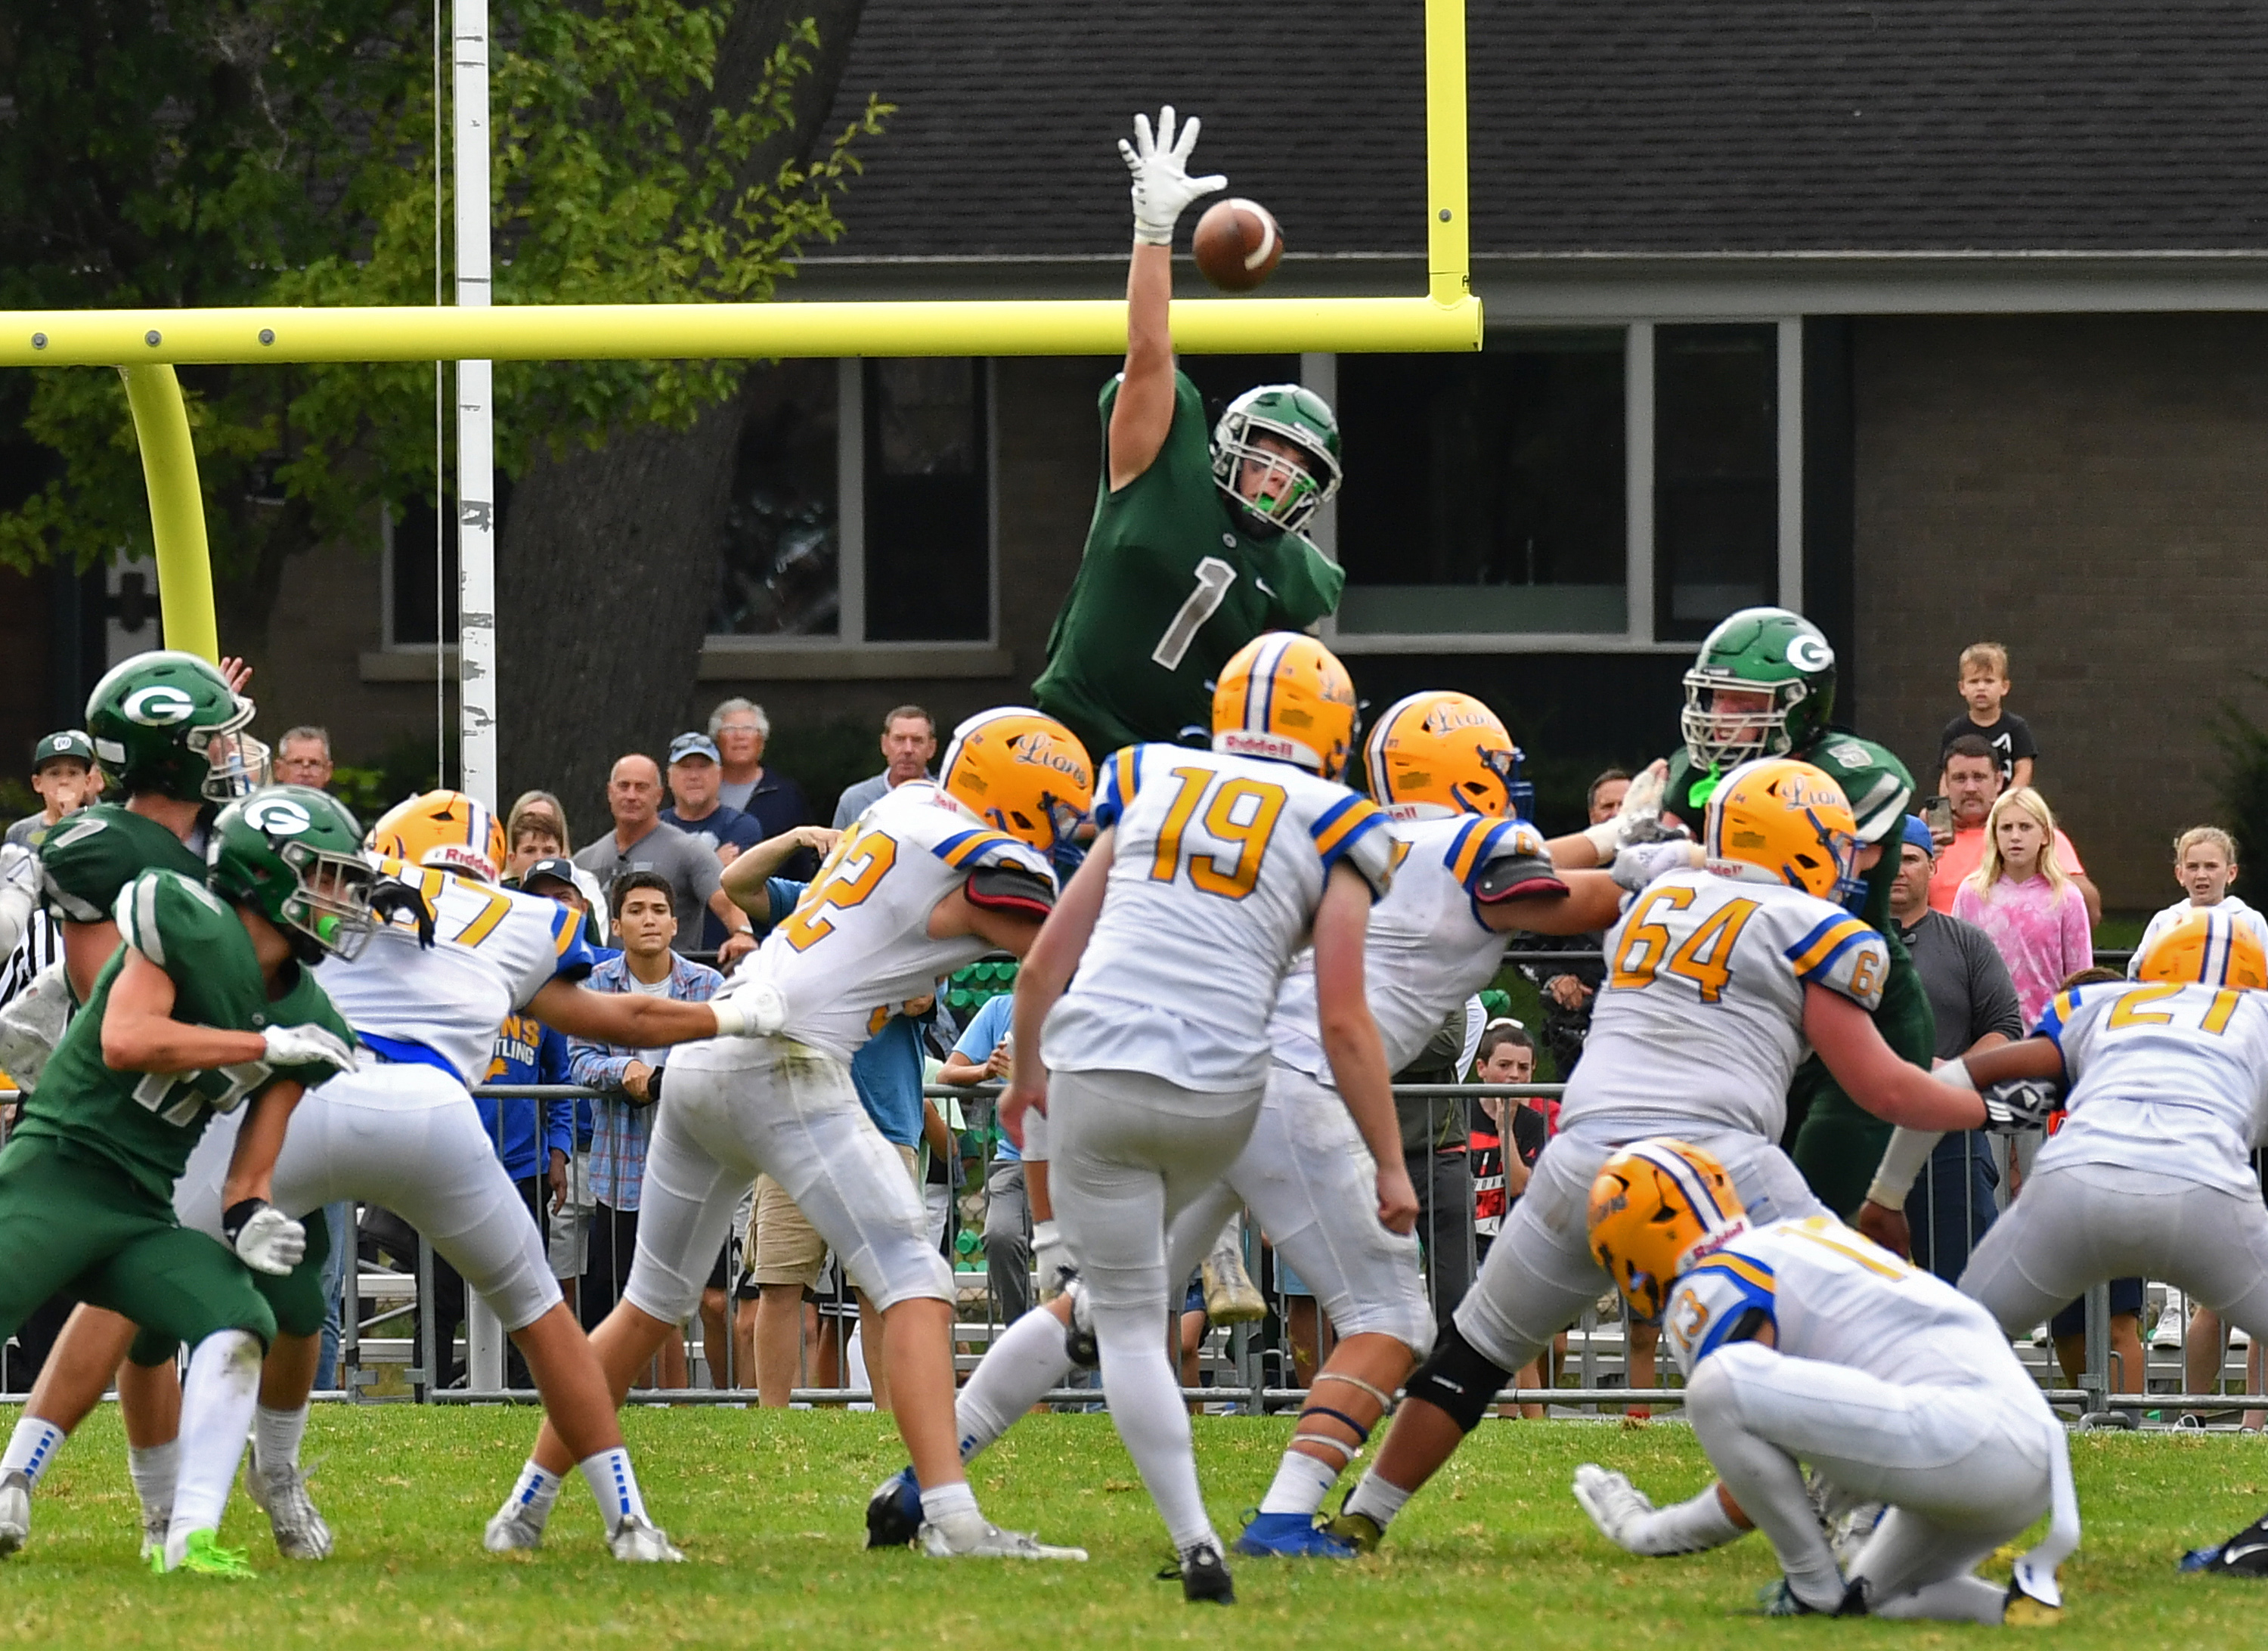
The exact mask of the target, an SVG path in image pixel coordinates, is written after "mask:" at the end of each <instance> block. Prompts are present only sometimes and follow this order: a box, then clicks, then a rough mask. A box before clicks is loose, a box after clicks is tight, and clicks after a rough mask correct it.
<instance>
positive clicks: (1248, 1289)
mask: <svg viewBox="0 0 2268 1651" xmlns="http://www.w3.org/2000/svg"><path fill="white" fill-rule="evenodd" d="M1197 1271H1198V1272H1199V1273H1200V1274H1201V1275H1202V1276H1203V1278H1204V1301H1205V1317H1206V1319H1207V1320H1208V1321H1209V1322H1211V1323H1215V1324H1256V1323H1259V1322H1260V1321H1261V1320H1262V1319H1264V1318H1266V1317H1267V1316H1268V1301H1267V1298H1266V1297H1264V1296H1263V1295H1262V1294H1260V1292H1259V1290H1258V1288H1257V1287H1256V1286H1254V1284H1253V1282H1252V1275H1251V1274H1250V1273H1248V1272H1247V1271H1245V1270H1244V1223H1243V1222H1242V1221H1241V1220H1235V1219H1233V1218H1232V1219H1231V1220H1230V1221H1229V1223H1228V1224H1227V1225H1226V1227H1222V1228H1221V1229H1220V1233H1219V1236H1218V1237H1216V1238H1215V1239H1214V1240H1213V1244H1212V1250H1211V1253H1210V1254H1209V1255H1207V1256H1206V1257H1205V1258H1204V1261H1203V1263H1201V1264H1199V1266H1198V1268H1197Z"/></svg>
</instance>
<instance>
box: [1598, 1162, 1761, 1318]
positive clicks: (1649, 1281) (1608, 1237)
mask: <svg viewBox="0 0 2268 1651" xmlns="http://www.w3.org/2000/svg"><path fill="white" fill-rule="evenodd" d="M1747 1226H1748V1212H1747V1210H1746V1209H1745V1208H1744V1207H1743V1206H1742V1203H1741V1196H1740V1194H1739V1193H1737V1192H1735V1191H1734V1190H1733V1178H1732V1176H1728V1175H1727V1174H1726V1173H1725V1166H1724V1165H1722V1164H1720V1163H1719V1162H1718V1161H1716V1159H1715V1158H1713V1157H1712V1156H1711V1155H1710V1154H1709V1153H1705V1152H1703V1151H1702V1150H1701V1149H1700V1148H1699V1147H1698V1146H1690V1145H1688V1144H1687V1143H1686V1142H1684V1141H1673V1140H1653V1141H1638V1142H1636V1143H1634V1144H1633V1145H1631V1146H1625V1147H1624V1148H1623V1149H1622V1151H1620V1152H1618V1153H1616V1154H1615V1155H1614V1156H1613V1157H1611V1158H1609V1159H1608V1160H1607V1161H1606V1162H1605V1163H1603V1164H1601V1165H1600V1166H1599V1173H1598V1175H1597V1176H1594V1178H1593V1179H1592V1182H1591V1254H1592V1255H1594V1256H1595V1257H1597V1258H1598V1262H1599V1265H1601V1266H1602V1267H1604V1268H1605V1269H1606V1270H1607V1273H1608V1275H1609V1277H1610V1278H1612V1279H1614V1281H1615V1287H1616V1289H1618V1290H1620V1291H1621V1292H1622V1293H1623V1300H1624V1301H1628V1302H1629V1303H1630V1306H1631V1312H1633V1313H1635V1314H1636V1315H1638V1317H1640V1318H1643V1319H1646V1320H1649V1321H1653V1320H1658V1319H1660V1318H1661V1309H1662V1307H1663V1305H1664V1304H1665V1303H1666V1302H1667V1301H1668V1299H1669V1288H1670V1286H1672V1285H1674V1284H1675V1283H1676V1282H1677V1277H1678V1274H1679V1273H1680V1272H1682V1271H1684V1268H1685V1264H1686V1261H1687V1258H1688V1257H1690V1255H1691V1254H1692V1251H1693V1249H1694V1247H1695V1246H1696V1245H1697V1244H1700V1243H1702V1242H1705V1241H1707V1240H1710V1239H1724V1238H1729V1237H1731V1236H1732V1235H1734V1234H1735V1233H1738V1232H1741V1231H1742V1230H1744V1229H1745V1228H1746V1227H1747Z"/></svg>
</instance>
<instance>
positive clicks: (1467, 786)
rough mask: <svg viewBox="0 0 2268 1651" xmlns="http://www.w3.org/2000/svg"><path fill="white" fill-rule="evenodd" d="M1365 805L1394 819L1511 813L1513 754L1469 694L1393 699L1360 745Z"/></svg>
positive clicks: (1501, 729)
mask: <svg viewBox="0 0 2268 1651" xmlns="http://www.w3.org/2000/svg"><path fill="white" fill-rule="evenodd" d="M1363 768H1364V770H1366V775H1367V778H1368V779H1369V781H1370V800H1372V801H1373V802H1374V803H1376V804H1377V805H1378V806H1379V807H1381V808H1383V809H1385V810H1386V811H1387V812H1388V814H1392V815H1393V816H1394V817H1395V819H1397V820H1439V819H1444V818H1447V817H1449V816H1452V815H1456V814H1490V815H1493V816H1497V817H1499V818H1500V817H1502V816H1503V815H1505V814H1511V813H1513V812H1514V809H1513V778H1514V776H1515V775H1516V774H1517V773H1518V772H1519V768H1520V748H1519V747H1518V746H1516V745H1514V744H1513V742H1512V735H1511V734H1510V733H1506V730H1505V726H1504V724H1503V723H1502V722H1500V721H1499V720H1498V719H1497V714H1496V712H1494V711H1491V710H1490V709H1489V708H1488V707H1487V706H1486V705H1484V704H1481V702H1480V701H1479V700H1477V699H1475V698H1474V697H1472V696H1471V695H1470V694H1458V693H1451V692H1447V691H1445V690H1441V689H1429V690H1427V691H1425V692H1424V693H1417V694H1412V695H1410V697H1408V698H1406V699H1401V700H1396V701H1395V704H1394V705H1393V707H1392V708H1391V709H1390V710H1388V711H1387V713H1386V715H1385V716H1383V717H1381V719H1379V722H1378V726H1376V727H1374V728H1373V729H1372V730H1371V731H1370V738H1369V739H1368V740H1366V741H1364V743H1363Z"/></svg>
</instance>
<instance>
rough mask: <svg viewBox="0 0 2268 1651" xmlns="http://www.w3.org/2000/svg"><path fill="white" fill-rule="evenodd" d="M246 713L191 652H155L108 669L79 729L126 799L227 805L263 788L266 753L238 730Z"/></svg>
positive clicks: (243, 702)
mask: <svg viewBox="0 0 2268 1651" xmlns="http://www.w3.org/2000/svg"><path fill="white" fill-rule="evenodd" d="M253 710H254V706H253V704H252V702H251V701H250V700H248V699H247V698H245V697H244V696H242V695H241V694H239V693H238V692H237V691H236V690H235V689H232V688H231V687H230V686H229V685H228V682H227V679H226V678H225V677H223V676H222V675H221V674H220V672H219V671H218V670H217V669H215V668H214V667H212V666H210V665H209V664H207V663H206V662H205V661H204V660H201V659H199V658H198V657H197V656H196V655H195V654H194V653H181V652H175V651H173V650H172V649H159V650H157V651H154V652H149V653H137V654H136V655H135V656H134V657H133V658H132V659H130V660H122V661H121V662H120V663H119V664H117V665H114V666H113V667H110V669H109V671H107V673H106V674H104V676H103V679H102V680H101V681H100V682H97V683H96V684H95V685H94V692H93V693H92V694H91V695H89V696H88V697H87V702H86V731H87V733H89V734H90V735H91V736H92V738H93V741H94V754H95V755H96V757H97V758H99V760H100V762H101V763H102V765H103V766H104V767H105V768H107V769H108V770H110V771H111V772H112V773H114V774H115V775H117V776H118V778H119V779H120V780H121V781H122V783H123V784H124V785H125V787H126V790H127V792H129V794H131V793H133V792H158V794H159V795H161V796H166V797H173V798H176V799H178V800H180V801H183V802H194V801H195V800H198V799H199V798H201V797H209V798H210V799H211V800H214V801H215V802H227V801H229V800H232V799H233V798H237V797H242V796H246V795H247V794H249V793H250V792H252V791H254V789H255V788H257V787H259V786H261V785H266V784H267V783H268V779H269V761H268V748H267V747H266V746H264V745H262V744H261V742H260V741H257V740H255V739H254V738H252V737H251V736H250V735H249V734H247V733H245V732H244V728H245V725H246V724H247V723H249V722H250V721H251V720H252V715H253Z"/></svg>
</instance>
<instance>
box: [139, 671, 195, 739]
mask: <svg viewBox="0 0 2268 1651" xmlns="http://www.w3.org/2000/svg"><path fill="white" fill-rule="evenodd" d="M196 708H197V703H196V701H195V700H194V699H191V698H190V697H188V695H187V694H185V693H183V692H182V691H181V690H180V689H178V688H173V687H171V686H169V685H167V684H166V683H164V682H159V683H157V684H155V685H154V686H151V687H149V688H137V689H135V690H134V691H133V692H132V693H130V694H129V695H127V696H126V703H125V704H123V705H122V706H121V707H120V709H121V710H122V711H125V713H126V717H127V720H129V722H138V723H140V724H141V725H142V726H144V727H145V728H170V727H172V726H173V725H174V724H175V723H177V722H187V721H188V719H189V715H190V713H191V712H192V711H195V710H196Z"/></svg>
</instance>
